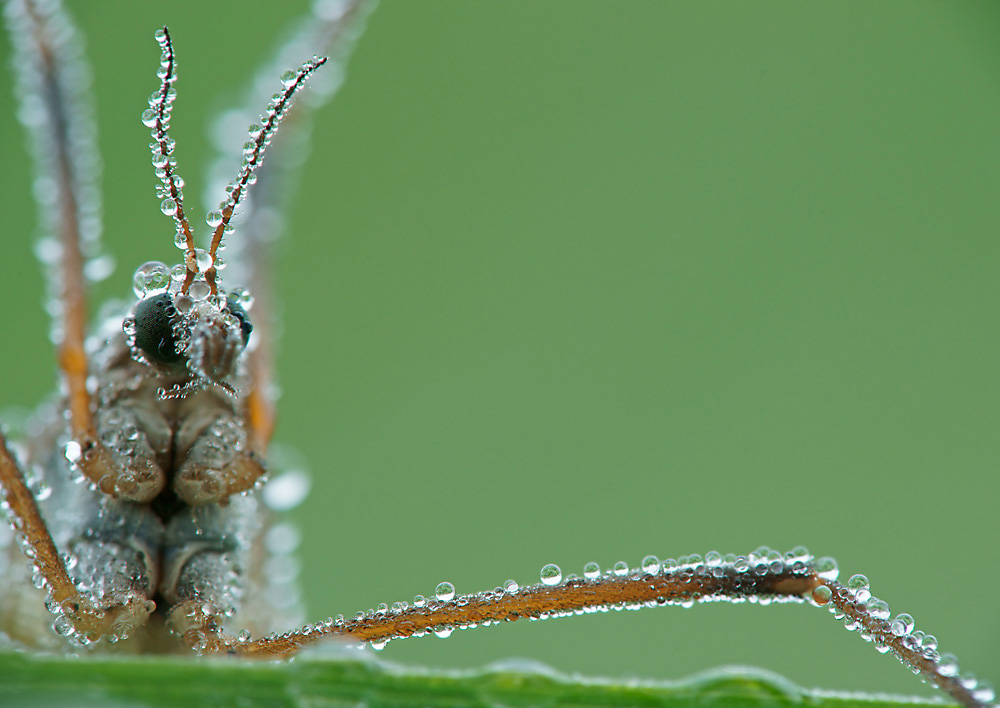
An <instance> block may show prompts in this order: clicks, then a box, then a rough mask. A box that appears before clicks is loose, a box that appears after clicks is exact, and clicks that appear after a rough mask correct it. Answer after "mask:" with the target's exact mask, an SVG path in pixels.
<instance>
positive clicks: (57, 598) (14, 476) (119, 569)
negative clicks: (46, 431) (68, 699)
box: [0, 434, 156, 644]
mask: <svg viewBox="0 0 1000 708" xmlns="http://www.w3.org/2000/svg"><path fill="white" fill-rule="evenodd" d="M0 487H2V492H3V507H4V510H5V511H6V512H7V515H8V516H9V519H10V522H11V524H12V525H13V527H14V529H15V533H16V534H17V537H18V540H19V542H20V545H21V548H22V549H23V550H24V553H25V555H26V556H27V557H28V558H29V560H30V561H31V565H32V566H33V573H34V574H35V575H36V576H37V580H36V583H38V584H40V587H42V588H44V589H45V590H46V593H47V599H46V604H47V606H48V607H49V608H50V609H51V611H52V612H53V614H55V615H56V617H55V620H54V622H53V627H54V628H55V629H56V631H58V632H59V633H60V634H63V635H65V636H72V637H74V639H76V640H77V641H78V642H79V643H81V644H90V643H93V642H96V641H97V640H99V639H101V638H102V637H107V638H110V639H113V640H117V639H120V638H123V637H125V636H128V634H129V633H130V632H131V631H132V630H133V629H135V628H136V627H139V626H142V625H144V624H145V623H146V620H147V619H148V617H149V615H150V614H151V613H152V612H153V610H154V609H155V607H156V605H155V604H154V603H153V601H152V600H150V599H149V596H148V592H143V590H142V586H144V585H145V586H146V588H147V590H148V587H149V584H148V582H147V580H148V579H147V578H145V576H144V574H143V573H142V571H141V570H140V567H141V565H142V562H141V561H140V560H139V556H138V555H137V554H136V553H135V551H134V549H133V551H132V553H131V554H130V552H129V551H128V550H125V549H122V548H114V547H113V546H112V545H108V546H104V547H103V548H102V547H101V546H100V545H99V544H98V543H95V542H96V541H98V539H99V538H100V536H101V534H100V531H99V530H98V531H97V532H96V533H95V534H93V537H92V538H91V539H90V540H86V539H79V541H80V543H81V544H82V545H80V546H78V547H76V548H77V550H79V551H82V552H83V556H84V558H85V560H84V562H83V563H82V564H79V563H78V560H79V557H80V556H76V557H74V556H72V555H69V556H66V558H67V559H70V563H72V564H74V565H80V567H79V569H75V570H74V572H73V574H72V576H75V579H74V577H71V573H70V570H69V569H68V568H67V564H66V562H65V561H64V557H63V556H62V555H61V554H60V552H59V550H58V548H57V546H56V543H55V540H54V539H53V537H52V533H51V532H50V530H49V526H48V525H47V524H46V521H45V519H44V518H43V516H42V514H41V511H40V510H39V507H38V503H37V502H36V501H35V497H34V495H33V494H32V492H31V490H30V489H29V488H28V485H27V484H26V482H25V478H24V474H23V473H22V472H21V469H20V466H19V465H18V463H17V460H16V459H15V458H14V455H13V454H12V453H11V451H10V449H9V448H8V446H7V441H6V439H5V438H4V437H3V435H2V434H0ZM77 489H80V490H81V493H89V494H92V495H95V496H98V495H99V493H96V492H90V491H89V490H85V489H81V488H77ZM68 516H69V517H72V516H73V512H70V513H69V515H68ZM67 520H68V519H67ZM120 528H125V527H120ZM123 554H124V555H123ZM111 557H114V559H115V562H114V563H113V564H112V563H110V560H111ZM108 568H112V569H113V570H112V571H111V572H110V573H108V572H106V571H107V569H108ZM98 570H101V571H105V572H101V573H98ZM98 578H103V580H102V585H103V587H104V588H114V589H115V590H117V592H114V593H113V596H109V595H106V594H105V593H103V592H102V593H101V597H100V599H99V600H98V601H95V598H94V596H93V595H92V594H90V593H89V592H83V591H81V589H80V588H79V587H78V586H77V583H76V580H82V581H83V582H84V583H85V584H86V583H88V582H89V583H90V584H91V587H92V588H93V587H94V582H95V581H96V580H97V579H98Z"/></svg>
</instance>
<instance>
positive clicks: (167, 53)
mask: <svg viewBox="0 0 1000 708" xmlns="http://www.w3.org/2000/svg"><path fill="white" fill-rule="evenodd" d="M156 41H157V42H158V43H159V45H160V51H161V54H160V69H159V71H158V72H157V75H158V76H159V77H160V88H159V90H157V91H156V92H155V93H154V94H153V95H152V96H150V97H149V108H147V109H146V110H145V111H143V113H142V122H143V125H145V126H147V127H148V128H150V129H151V130H150V135H152V136H153V142H151V143H150V144H149V149H150V150H151V151H152V154H153V166H154V167H155V168H156V176H157V177H159V179H160V183H161V185H160V186H159V187H157V193H158V194H159V196H160V197H162V199H163V201H162V202H160V211H162V212H163V213H164V214H166V215H167V216H170V217H173V220H174V224H175V226H176V227H177V235H176V239H175V243H176V244H177V246H178V248H183V249H184V267H185V269H186V271H187V272H186V274H185V276H184V286H183V291H184V292H187V291H188V288H190V287H191V283H193V282H194V277H195V275H197V273H198V260H197V252H196V250H195V247H194V234H192V233H191V225H190V224H189V223H188V220H187V216H185V214H184V193H183V191H182V189H183V187H184V180H183V179H182V178H181V177H180V175H178V174H177V171H176V170H177V160H175V159H174V141H173V139H172V138H171V137H170V134H169V131H170V111H171V109H172V107H173V103H174V99H175V98H176V92H175V90H174V88H173V83H174V82H175V81H177V60H176V58H175V57H174V46H173V43H172V42H171V40H170V31H169V30H168V29H167V28H166V27H164V28H163V29H161V30H157V32H156Z"/></svg>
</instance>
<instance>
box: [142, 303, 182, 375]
mask: <svg viewBox="0 0 1000 708" xmlns="http://www.w3.org/2000/svg"><path fill="white" fill-rule="evenodd" d="M179 316H180V315H179V313H178V312H177V310H176V308H174V301H173V298H172V297H171V296H170V294H169V293H161V294H160V295H154V296H153V297H147V298H146V299H145V300H141V301H140V302H139V304H138V305H136V306H135V345H136V346H137V347H139V349H141V350H142V353H143V354H145V355H146V358H147V359H149V360H150V361H155V362H158V363H160V364H173V363H175V362H178V361H180V360H181V359H183V355H181V354H180V353H179V352H178V351H177V341H176V339H175V337H174V323H175V322H176V321H177V319H178V317H179Z"/></svg>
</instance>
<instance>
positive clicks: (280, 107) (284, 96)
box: [205, 57, 326, 270]
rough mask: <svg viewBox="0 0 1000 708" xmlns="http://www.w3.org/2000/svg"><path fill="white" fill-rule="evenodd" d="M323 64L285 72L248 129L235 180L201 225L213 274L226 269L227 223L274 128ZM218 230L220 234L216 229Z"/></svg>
mask: <svg viewBox="0 0 1000 708" xmlns="http://www.w3.org/2000/svg"><path fill="white" fill-rule="evenodd" d="M325 62H326V59H325V58H321V57H313V58H312V59H311V60H309V61H307V62H305V63H304V64H302V66H301V67H299V69H298V70H297V71H286V72H284V73H283V74H282V75H281V83H282V86H283V89H282V90H281V91H279V92H278V93H275V94H274V95H272V96H271V99H270V101H269V102H268V104H267V107H266V108H265V110H264V112H263V113H262V114H261V115H260V121H259V122H257V123H252V124H251V125H250V127H249V128H248V132H249V137H250V139H249V140H248V141H246V142H245V143H244V144H243V157H242V161H241V163H240V168H239V171H238V173H237V175H236V179H235V180H233V181H232V182H230V183H229V184H228V185H226V188H225V192H226V196H225V198H224V199H223V200H222V201H221V202H220V203H219V207H218V209H217V210H215V211H210V212H208V214H207V216H206V217H205V222H206V223H207V224H208V226H209V228H211V229H212V230H213V232H215V233H214V236H213V243H212V249H211V255H210V256H209V257H210V258H212V259H213V261H212V263H211V264H210V265H212V266H213V267H214V268H215V270H222V269H223V268H225V266H226V262H225V260H224V259H223V258H222V256H221V255H220V251H221V250H222V249H223V248H225V237H226V236H227V235H229V234H230V233H232V230H233V226H232V224H231V221H230V220H231V219H232V217H233V215H234V213H235V211H236V208H237V207H238V206H239V205H240V202H241V201H242V200H243V199H244V197H245V196H246V193H247V188H248V187H249V186H250V185H252V184H254V183H255V182H256V181H257V174H256V173H257V169H258V168H259V167H260V166H261V164H262V163H263V160H264V153H265V152H266V150H267V148H268V147H269V146H270V145H271V141H272V140H273V139H274V137H275V135H277V133H278V126H279V125H280V124H281V121H282V119H283V118H284V117H285V115H286V113H287V111H288V109H289V108H290V107H291V105H292V97H293V96H294V95H295V93H296V92H297V91H298V90H299V89H300V88H302V86H303V85H304V83H305V81H306V79H308V78H309V76H310V75H311V74H312V73H313V72H314V71H316V69H318V68H319V67H320V66H322V65H323V64H324V63H325ZM220 228H221V232H220V231H219V229H220Z"/></svg>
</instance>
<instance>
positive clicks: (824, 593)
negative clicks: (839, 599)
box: [812, 585, 833, 605]
mask: <svg viewBox="0 0 1000 708" xmlns="http://www.w3.org/2000/svg"><path fill="white" fill-rule="evenodd" d="M831 597H833V591H832V590H830V588H828V587H827V586H826V585H820V586H818V587H816V588H813V591H812V599H813V602H815V603H816V604H817V605H825V604H826V603H828V602H829V601H830V598H831Z"/></svg>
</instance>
